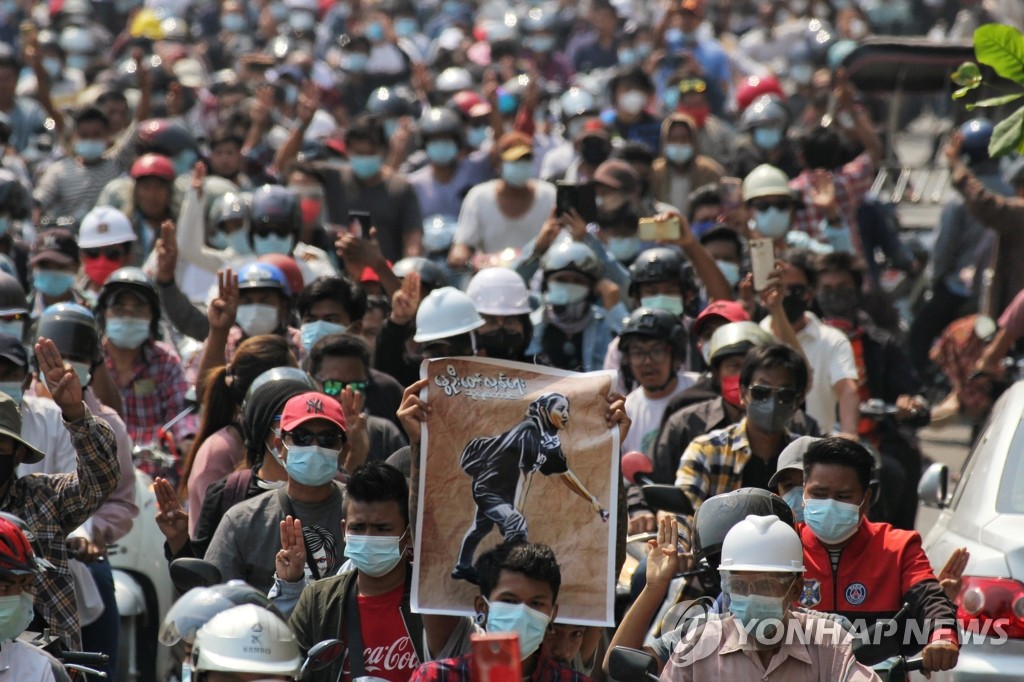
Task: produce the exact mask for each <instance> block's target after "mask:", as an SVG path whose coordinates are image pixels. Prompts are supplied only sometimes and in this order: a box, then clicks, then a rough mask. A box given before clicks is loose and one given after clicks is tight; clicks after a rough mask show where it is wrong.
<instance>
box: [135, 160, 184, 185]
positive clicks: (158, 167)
mask: <svg viewBox="0 0 1024 682" xmlns="http://www.w3.org/2000/svg"><path fill="white" fill-rule="evenodd" d="M129 174H130V175H131V176H132V177H133V178H134V179H136V180H138V179H140V178H160V179H161V180H166V181H167V182H174V162H172V161H171V160H170V159H168V158H167V157H166V156H164V155H163V154H143V155H142V156H140V157H139V158H137V159H135V163H133V164H132V169H131V172H130V173H129Z"/></svg>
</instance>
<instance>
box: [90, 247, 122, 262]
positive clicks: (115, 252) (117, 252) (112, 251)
mask: <svg viewBox="0 0 1024 682" xmlns="http://www.w3.org/2000/svg"><path fill="white" fill-rule="evenodd" d="M82 253H83V254H84V255H85V257H86V258H99V257H100V256H103V257H104V258H106V259H107V260H121V259H122V258H124V249H121V248H118V247H109V248H106V249H82Z"/></svg>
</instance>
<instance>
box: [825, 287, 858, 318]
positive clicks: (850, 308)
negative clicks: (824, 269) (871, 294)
mask: <svg viewBox="0 0 1024 682" xmlns="http://www.w3.org/2000/svg"><path fill="white" fill-rule="evenodd" d="M857 303H858V297H857V292H856V291H854V290H853V289H832V290H829V291H823V292H821V293H820V294H818V305H819V306H820V307H821V312H822V313H823V314H824V315H825V317H843V318H847V319H849V318H852V317H853V316H854V315H855V314H856V312H857Z"/></svg>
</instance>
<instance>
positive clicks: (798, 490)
mask: <svg viewBox="0 0 1024 682" xmlns="http://www.w3.org/2000/svg"><path fill="white" fill-rule="evenodd" d="M782 499H783V500H785V501H786V504H788V505H789V508H790V509H792V510H793V520H794V521H795V522H796V523H800V522H801V521H803V520H804V487H803V486H802V485H795V486H793V487H792V488H790V489H789V490H787V491H786V494H785V495H783V496H782Z"/></svg>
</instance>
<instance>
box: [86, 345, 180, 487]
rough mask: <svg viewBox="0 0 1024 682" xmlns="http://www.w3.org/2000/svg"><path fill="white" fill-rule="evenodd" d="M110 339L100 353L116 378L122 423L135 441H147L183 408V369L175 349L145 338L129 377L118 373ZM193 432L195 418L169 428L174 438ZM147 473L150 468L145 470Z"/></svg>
mask: <svg viewBox="0 0 1024 682" xmlns="http://www.w3.org/2000/svg"><path fill="white" fill-rule="evenodd" d="M109 343H110V342H109V341H108V340H106V339H104V341H103V355H104V358H105V360H106V363H107V369H109V370H110V375H111V376H112V377H114V380H115V381H116V382H117V387H118V390H120V392H121V400H122V401H123V402H124V423H125V425H126V426H127V427H128V435H129V436H131V437H132V442H134V443H135V444H136V445H149V444H151V443H156V442H157V441H158V440H159V439H158V436H157V432H158V431H159V429H160V427H161V426H163V425H164V424H166V423H167V422H169V421H171V419H173V418H174V417H175V416H177V415H178V413H180V412H181V411H182V410H184V409H185V392H186V391H187V390H188V384H187V383H185V370H184V369H183V368H182V366H181V358H179V357H178V354H177V353H175V352H174V349H173V348H172V347H171V346H169V345H168V344H166V343H163V342H162V341H147V342H145V343H143V344H142V352H141V353H139V357H138V358H137V359H136V360H135V366H134V367H132V374H131V376H130V377H124V376H120V375H119V374H118V372H117V370H116V369H115V368H114V360H113V358H112V357H111V355H110V353H109V346H108V344H109ZM195 432H196V429H195V419H194V418H193V417H191V416H190V417H187V418H185V419H182V420H181V421H179V422H178V423H177V424H175V425H174V427H173V428H172V433H173V434H174V437H175V440H178V441H180V440H181V439H182V438H184V437H185V436H188V435H189V434H193V433H195ZM147 473H149V472H147Z"/></svg>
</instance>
